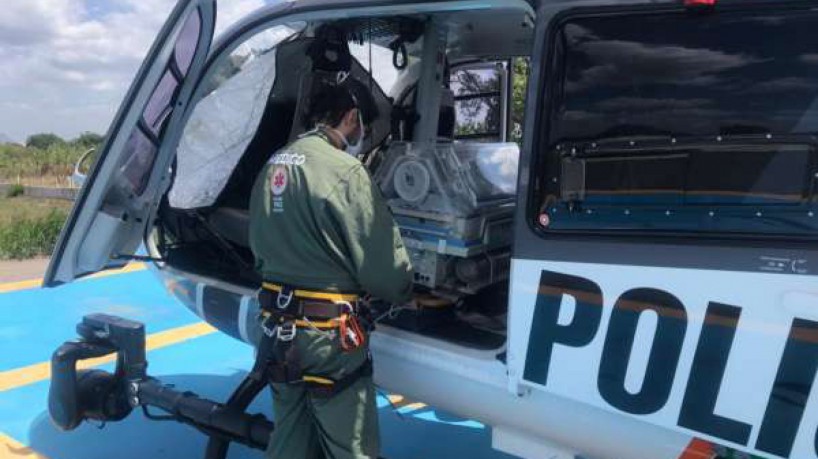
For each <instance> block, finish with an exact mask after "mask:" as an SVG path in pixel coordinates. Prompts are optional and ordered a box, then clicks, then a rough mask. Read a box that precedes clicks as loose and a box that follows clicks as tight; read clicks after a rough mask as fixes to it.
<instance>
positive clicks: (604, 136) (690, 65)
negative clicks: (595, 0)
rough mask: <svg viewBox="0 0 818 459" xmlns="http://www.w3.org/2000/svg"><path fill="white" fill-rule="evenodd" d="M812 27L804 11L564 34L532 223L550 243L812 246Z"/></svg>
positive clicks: (572, 22)
mask: <svg viewBox="0 0 818 459" xmlns="http://www.w3.org/2000/svg"><path fill="white" fill-rule="evenodd" d="M816 23H818V13H815V12H804V11H798V12H786V11H780V12H769V11H765V12H763V13H732V14H714V15H703V16H696V17H690V16H688V15H683V14H661V15H654V16H651V19H650V21H646V20H645V18H643V17H639V16H634V15H631V16H605V17H583V18H575V19H569V20H567V21H566V22H564V23H563V24H562V26H561V27H560V28H559V29H558V31H557V32H556V36H555V40H554V42H555V45H554V46H555V52H554V53H553V56H554V57H553V59H552V62H550V63H549V65H550V66H551V69H550V71H549V73H548V74H549V75H553V77H552V78H553V79H554V81H555V84H553V85H552V87H551V88H550V91H551V93H550V97H549V100H550V105H549V108H548V114H547V115H546V116H543V120H544V121H543V123H544V124H543V125H542V128H541V131H540V133H541V134H540V147H539V151H540V154H539V160H538V161H539V162H538V167H537V170H538V171H539V173H538V177H536V178H535V180H536V183H537V186H536V187H535V189H537V190H540V193H541V194H540V195H539V197H538V199H537V200H536V203H537V207H536V208H532V209H531V210H532V215H531V218H532V221H534V222H535V224H536V225H539V227H540V229H542V230H545V231H577V230H579V231H603V232H628V231H631V232H651V233H665V234H671V233H691V232H694V233H718V234H733V235H803V236H809V235H811V234H814V232H815V230H816V229H818V217H813V215H814V211H816V210H818V209H816V204H815V185H816V177H818V174H817V173H818V155H816V145H817V144H816V137H815V133H816V131H818V79H816V75H818V59H815V58H814V56H816V54H815V53H814V50H815V49H818V37H816V36H815V34H814V33H812V32H811V31H812V30H813V29H814V27H815V24H816ZM758 36H764V37H765V40H764V41H763V43H760V42H758V40H755V39H753V37H758ZM545 139H547V140H545Z"/></svg>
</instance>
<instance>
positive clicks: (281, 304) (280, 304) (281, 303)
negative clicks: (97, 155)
mask: <svg viewBox="0 0 818 459" xmlns="http://www.w3.org/2000/svg"><path fill="white" fill-rule="evenodd" d="M285 290H286V291H287V293H286V294H285V293H284V291H285ZM294 294H295V290H293V289H289V290H287V289H286V288H282V289H281V291H280V292H278V296H276V307H277V308H278V309H279V310H281V311H283V310H285V309H287V308H288V307H290V303H291V302H292V301H293V295H294ZM282 298H283V300H282Z"/></svg>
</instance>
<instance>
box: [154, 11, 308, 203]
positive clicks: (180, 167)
mask: <svg viewBox="0 0 818 459" xmlns="http://www.w3.org/2000/svg"><path fill="white" fill-rule="evenodd" d="M303 28H304V24H302V23H299V24H289V25H282V26H277V27H273V28H270V29H267V30H264V31H262V32H260V33H258V34H256V35H255V36H253V37H252V38H250V39H249V40H247V41H246V42H244V43H242V44H241V45H239V46H238V47H237V48H236V49H235V50H233V51H232V52H231V53H230V54H229V55H227V56H225V57H223V58H221V59H220V60H219V61H217V62H216V63H215V64H214V65H213V66H212V68H211V70H210V71H209V72H208V73H207V75H206V76H205V80H204V81H203V82H202V85H203V87H202V88H201V89H200V90H199V91H200V92H199V97H200V99H199V101H198V103H197V105H196V107H195V108H194V110H193V113H192V114H191V116H190V119H189V120H188V122H187V125H186V126H185V130H184V133H183V135H182V139H181V141H180V143H179V148H178V150H177V154H176V158H177V164H176V178H175V180H174V183H173V186H172V188H171V191H170V194H169V199H170V204H171V206H172V207H174V208H178V209H194V208H200V207H206V206H210V205H212V204H213V203H214V202H215V200H216V198H217V197H218V196H219V194H220V193H221V191H222V190H223V189H224V187H225V185H226V183H227V181H228V179H229V178H230V174H231V172H232V171H233V169H234V168H235V166H236V164H237V163H238V161H239V160H240V159H241V156H242V155H243V154H244V152H245V150H246V149H247V146H248V145H249V144H250V142H251V141H252V139H253V137H254V135H255V134H256V131H257V130H258V128H259V123H260V122H261V119H262V115H263V114H264V111H265V108H266V106H267V101H268V99H269V97H270V93H271V90H272V88H273V85H274V83H275V81H276V50H277V46H278V45H279V44H281V43H282V42H284V41H286V40H289V39H291V38H293V37H295V36H297V35H298V34H299V33H300V31H301V30H303Z"/></svg>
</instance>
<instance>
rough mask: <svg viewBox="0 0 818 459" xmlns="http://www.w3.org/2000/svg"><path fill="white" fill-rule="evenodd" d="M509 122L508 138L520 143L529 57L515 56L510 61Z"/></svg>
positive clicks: (529, 63)
mask: <svg viewBox="0 0 818 459" xmlns="http://www.w3.org/2000/svg"><path fill="white" fill-rule="evenodd" d="M511 66H512V72H511V123H510V125H509V140H510V141H511V142H517V143H518V144H521V143H522V140H523V118H524V117H525V98H526V95H527V92H528V77H529V72H530V69H531V59H530V58H528V57H515V58H514V59H512V61H511Z"/></svg>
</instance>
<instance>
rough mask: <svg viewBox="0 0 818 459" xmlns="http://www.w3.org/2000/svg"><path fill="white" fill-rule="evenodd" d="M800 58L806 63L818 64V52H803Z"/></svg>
mask: <svg viewBox="0 0 818 459" xmlns="http://www.w3.org/2000/svg"><path fill="white" fill-rule="evenodd" d="M798 60H799V61H801V62H803V63H805V64H812V65H816V64H818V54H815V53H807V54H802V55H801V56H800V57H799V58H798Z"/></svg>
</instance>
